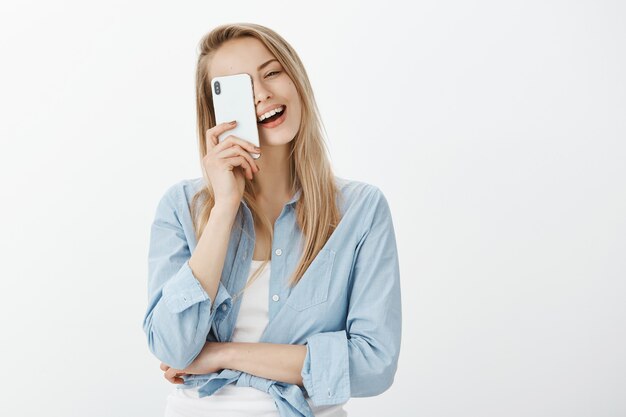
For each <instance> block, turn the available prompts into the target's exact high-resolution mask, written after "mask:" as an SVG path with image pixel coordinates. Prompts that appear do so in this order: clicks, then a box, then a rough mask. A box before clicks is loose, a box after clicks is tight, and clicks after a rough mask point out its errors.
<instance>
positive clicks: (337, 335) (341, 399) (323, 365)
mask: <svg viewBox="0 0 626 417" xmlns="http://www.w3.org/2000/svg"><path fill="white" fill-rule="evenodd" d="M306 346H307V349H306V356H305V358H304V364H303V366H302V372H301V375H302V383H303V385H304V388H305V389H306V392H307V393H308V395H309V397H310V398H311V401H312V402H313V405H315V406H321V405H335V404H343V403H345V402H346V401H348V400H349V399H350V372H349V360H348V339H347V336H346V331H345V330H340V331H336V332H323V333H317V334H314V335H312V336H310V337H309V338H307V340H306Z"/></svg>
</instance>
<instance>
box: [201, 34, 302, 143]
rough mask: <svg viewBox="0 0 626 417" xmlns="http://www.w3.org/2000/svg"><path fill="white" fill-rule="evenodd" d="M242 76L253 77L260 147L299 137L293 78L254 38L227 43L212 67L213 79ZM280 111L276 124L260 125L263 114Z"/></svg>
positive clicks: (216, 56)
mask: <svg viewBox="0 0 626 417" xmlns="http://www.w3.org/2000/svg"><path fill="white" fill-rule="evenodd" d="M242 73H247V74H249V75H250V77H252V84H253V87H254V105H255V108H256V114H257V126H258V128H259V141H260V142H261V146H263V145H269V146H271V145H283V144H286V143H289V142H290V141H291V140H293V138H294V137H295V136H296V134H297V133H298V129H299V128H300V119H301V114H300V111H301V103H300V97H299V95H298V91H297V90H296V86H295V85H294V83H293V82H292V81H291V78H289V76H288V75H287V73H286V72H285V71H284V69H283V67H282V65H281V64H280V62H278V60H276V58H275V57H274V56H273V55H272V53H271V52H270V51H269V50H268V49H267V48H266V47H265V45H263V43H261V41H259V40H258V39H255V38H239V39H233V40H230V41H228V42H226V43H224V44H223V45H222V46H221V47H220V48H219V49H218V50H217V51H216V52H215V55H214V56H213V59H212V60H211V61H210V63H209V76H210V77H211V78H213V77H218V76H224V75H233V74H242ZM279 107H282V108H283V111H282V114H276V116H279V118H278V119H277V120H275V121H273V122H270V123H268V124H263V123H258V121H259V117H260V116H261V115H262V114H264V113H267V112H269V111H270V110H273V109H276V108H279ZM276 116H275V117H276ZM241 139H244V140H247V139H246V138H241Z"/></svg>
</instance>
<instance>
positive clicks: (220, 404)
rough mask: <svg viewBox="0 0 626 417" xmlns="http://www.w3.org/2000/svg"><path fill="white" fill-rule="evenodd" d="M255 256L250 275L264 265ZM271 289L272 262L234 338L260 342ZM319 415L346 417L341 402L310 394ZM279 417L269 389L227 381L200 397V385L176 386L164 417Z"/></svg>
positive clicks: (247, 295)
mask: <svg viewBox="0 0 626 417" xmlns="http://www.w3.org/2000/svg"><path fill="white" fill-rule="evenodd" d="M262 263H263V262H262V261H255V260H254V259H253V260H252V265H251V267H250V273H249V274H248V279H249V278H250V276H252V274H253V273H254V272H255V271H256V270H257V268H258V267H259V266H261V264H262ZM269 290H270V263H268V264H267V265H266V266H265V268H264V269H263V271H262V272H261V274H260V275H259V276H258V277H257V278H256V279H255V280H254V282H253V283H252V285H250V287H248V288H247V289H246V290H245V291H244V293H243V295H242V297H243V298H242V300H241V307H240V309H239V315H238V316H237V322H236V324H235V329H234V331H233V337H232V341H233V342H253V343H255V342H258V341H259V339H260V338H261V335H262V334H263V330H265V327H266V326H267V323H268V322H269V313H268V301H267V300H268V297H269ZM306 401H307V402H308V403H309V406H310V407H311V410H312V411H313V414H314V415H315V416H316V417H345V416H347V415H348V414H347V413H346V411H345V410H344V409H343V405H342V404H338V405H331V406H321V407H315V406H313V404H312V403H311V399H310V398H307V399H306ZM212 416H219V417H279V416H280V415H279V414H278V409H277V408H276V404H274V399H273V398H272V397H271V396H270V394H268V393H267V392H263V391H261V390H258V389H256V388H252V387H238V386H235V385H233V384H229V385H225V386H224V387H222V388H221V389H220V390H219V391H217V392H215V393H213V394H212V395H208V396H206V397H202V398H200V396H199V395H198V388H197V387H196V388H179V387H178V386H177V387H175V388H174V390H173V391H172V393H170V395H169V396H168V397H167V405H166V408H165V417H212Z"/></svg>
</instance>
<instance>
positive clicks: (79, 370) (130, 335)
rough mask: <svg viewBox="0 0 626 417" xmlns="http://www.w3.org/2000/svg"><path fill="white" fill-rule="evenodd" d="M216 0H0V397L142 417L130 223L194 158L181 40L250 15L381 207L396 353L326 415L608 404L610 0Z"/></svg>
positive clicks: (614, 159) (15, 405)
mask: <svg viewBox="0 0 626 417" xmlns="http://www.w3.org/2000/svg"><path fill="white" fill-rule="evenodd" d="M222 3H224V4H223V5H220V4H218V2H214V1H212V2H209V1H195V2H191V1H189V2H176V3H175V2H158V1H134V2H129V1H119V0H108V1H106V2H104V1H103V2H97V3H96V2H86V1H72V2H70V1H64V2H46V1H20V2H6V3H3V4H2V6H0V48H1V49H0V57H1V61H2V64H1V66H0V71H1V76H0V115H1V123H0V138H1V141H2V142H1V144H2V145H1V146H2V148H1V150H0V181H1V190H2V200H1V201H2V204H1V207H0V210H1V212H0V218H1V219H2V234H1V237H0V245H1V247H0V249H1V252H0V253H2V255H1V257H2V261H1V262H2V263H1V267H2V269H1V275H2V276H1V280H0V320H1V322H0V323H1V326H2V327H1V328H2V342H1V343H0V349H1V358H2V359H3V360H4V363H3V364H2V365H3V372H2V373H3V378H2V380H1V382H0V384H1V388H2V401H0V414H1V415H3V416H41V415H46V416H87V415H89V416H94V417H98V416H160V415H162V412H163V407H164V404H165V397H166V395H167V393H168V392H169V391H170V390H171V389H172V387H173V386H172V385H170V384H169V383H168V382H167V381H166V380H165V379H163V376H162V372H161V371H160V369H159V361H158V360H157V359H156V358H154V357H152V356H151V354H150V353H149V351H148V348H147V342H146V339H145V336H144V334H143V332H142V329H141V323H142V318H143V314H144V311H145V308H146V306H147V298H146V280H147V249H148V234H149V227H150V224H151V221H152V217H153V215H154V210H155V208H156V203H157V201H158V199H159V198H160V196H161V195H162V193H163V192H164V190H165V189H166V188H167V187H169V186H170V185H171V184H173V183H174V182H177V181H179V180H181V179H184V178H195V177H198V176H200V175H201V171H200V166H199V162H198V155H197V147H196V135H195V107H194V69H195V67H194V66H195V60H196V56H197V55H196V53H197V49H196V47H197V42H198V41H199V39H200V38H201V36H202V35H203V34H204V33H206V32H208V31H209V30H210V29H212V28H213V27H215V26H217V25H218V24H222V23H228V22H238V21H241V22H246V21H250V22H256V23H260V24H263V25H266V26H269V27H271V28H273V29H274V30H276V31H277V32H278V33H280V34H281V35H283V36H284V37H285V38H286V39H287V40H288V41H289V42H290V43H291V44H292V45H293V46H294V48H295V49H296V50H297V51H298V53H299V54H300V57H301V58H302V60H303V62H304V63H305V66H306V68H307V71H308V73H309V76H310V78H311V82H312V84H313V88H314V90H315V94H316V98H317V100H318V105H319V107H320V109H321V112H322V116H323V119H324V122H325V125H326V129H327V131H328V135H329V139H328V145H329V148H330V151H331V157H332V162H333V166H334V168H335V170H336V173H337V174H338V175H340V176H344V177H347V178H351V179H357V180H360V181H366V182H369V183H372V184H375V185H377V186H379V187H380V188H381V189H382V190H383V192H384V193H385V195H386V196H387V198H388V200H389V203H390V206H391V209H392V213H393V216H394V219H393V220H394V224H395V228H396V235H397V241H398V248H399V252H400V254H399V256H400V263H401V273H402V291H403V299H402V301H403V315H404V323H403V325H404V328H403V339H402V340H403V345H402V352H401V357H400V365H399V370H398V372H397V374H396V380H395V383H394V385H393V386H392V388H391V389H389V390H388V391H387V392H385V393H384V394H383V395H380V396H378V397H374V398H366V399H352V400H351V401H350V402H349V404H348V406H347V409H348V411H349V413H350V415H352V416H386V415H394V416H428V417H439V416H441V417H444V416H445V417H447V416H464V417H466V416H481V417H483V416H494V417H496V416H497V417H500V416H508V417H514V416H520V417H522V416H523V417H526V416H534V417H539V416H550V417H553V416H585V417H587V416H594V417H603V416H607V417H608V416H624V415H626V397H625V396H624V393H625V392H626V356H625V355H624V352H625V351H626V327H625V326H624V323H625V319H626V303H625V302H624V299H625V295H626V281H625V278H626V256H624V255H625V253H626V216H625V213H626V187H625V186H626V182H625V180H626V164H625V161H626V143H625V139H626V123H625V117H624V116H625V115H626V82H625V77H624V74H626V59H625V51H626V25H625V18H626V6H625V4H624V2H620V1H598V0H593V1H591V0H589V1H582V0H579V1H553V0H552V1H547V0H542V1H536V0H532V1H524V2H521V1H520V2H502V1H473V2H466V1H436V2H435V1H433V2H428V3H413V4H411V3H410V2H400V1H385V2H354V1H352V2H348V1H345V2H336V3H335V2H333V3H331V2H319V1H316V2H309V3H308V4H307V5H306V6H305V5H301V4H298V3H297V2H287V1H271V2H256V1H255V2H253V1H249V2H248V1H246V2H243V1H238V2H234V1H228V2H226V1H225V2H222Z"/></svg>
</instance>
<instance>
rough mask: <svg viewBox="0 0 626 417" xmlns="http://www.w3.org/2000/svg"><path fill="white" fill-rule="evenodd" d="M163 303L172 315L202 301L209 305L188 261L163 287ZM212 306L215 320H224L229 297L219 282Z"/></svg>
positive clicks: (230, 302)
mask: <svg viewBox="0 0 626 417" xmlns="http://www.w3.org/2000/svg"><path fill="white" fill-rule="evenodd" d="M163 301H164V302H165V305H166V306H167V308H168V310H170V312H172V313H181V312H183V311H185V310H186V309H188V308H189V307H191V306H192V305H194V304H198V303H202V302H204V301H208V302H209V303H211V299H210V298H209V295H208V294H207V293H206V291H205V290H204V288H202V284H200V281H198V279H197V278H196V277H195V276H194V275H193V272H192V271H191V267H190V266H189V261H185V263H184V264H183V266H182V267H181V268H180V270H179V271H178V273H177V274H176V275H175V276H174V277H173V278H172V279H171V280H169V281H168V282H166V283H165V285H164V286H163ZM212 304H213V305H212V307H213V310H214V311H215V317H214V319H215V320H220V319H222V318H224V317H225V316H226V314H228V312H229V311H230V309H231V306H232V299H231V296H230V294H229V293H228V290H226V287H225V286H224V284H222V282H221V281H220V283H219V287H218V291H217V294H216V296H215V302H214V303H212ZM223 306H226V307H223ZM212 313H213V311H212Z"/></svg>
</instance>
